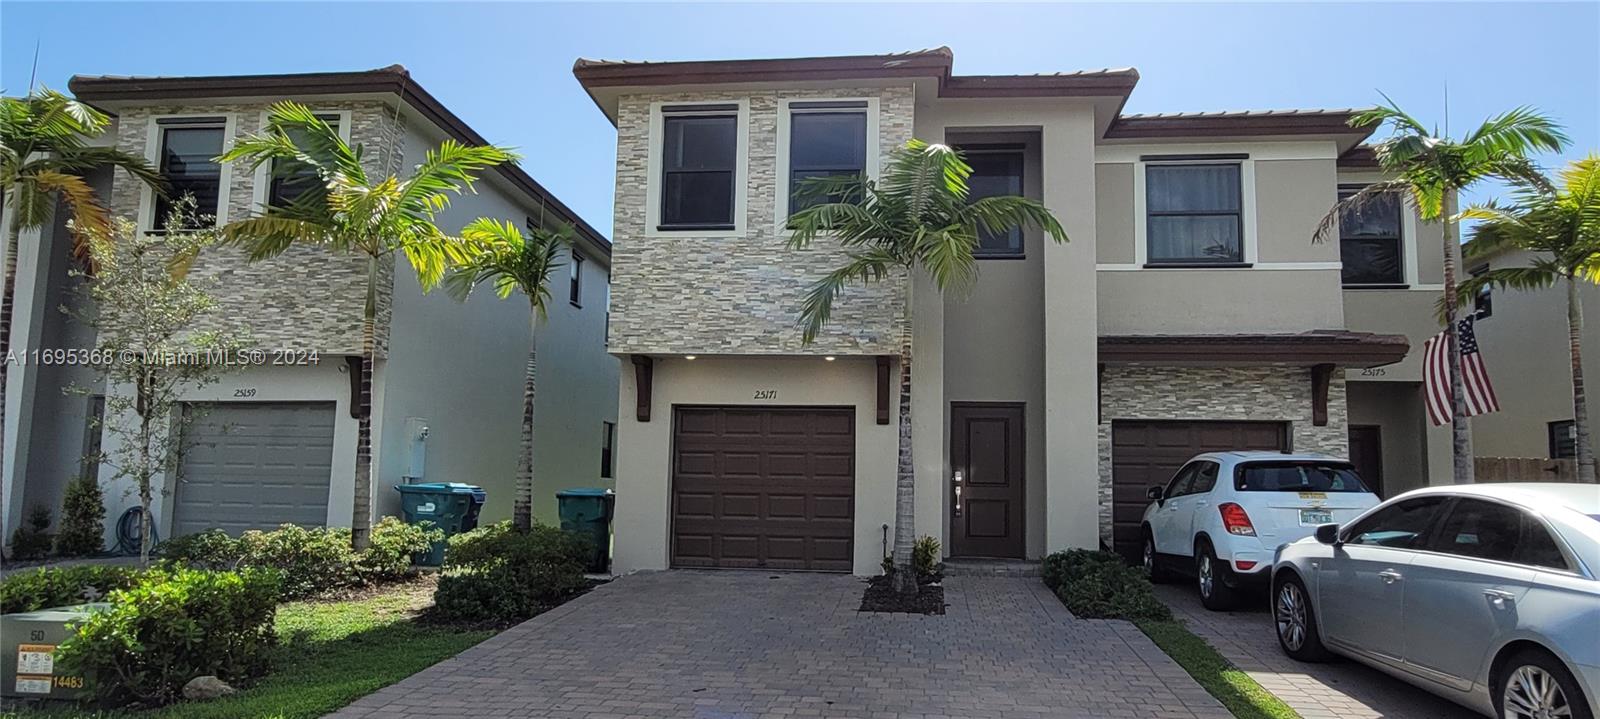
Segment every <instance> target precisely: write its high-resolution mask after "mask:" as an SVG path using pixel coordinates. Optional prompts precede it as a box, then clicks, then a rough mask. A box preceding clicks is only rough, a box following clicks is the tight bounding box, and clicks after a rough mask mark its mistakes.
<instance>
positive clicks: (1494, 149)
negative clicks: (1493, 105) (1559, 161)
mask: <svg viewBox="0 0 1600 719" xmlns="http://www.w3.org/2000/svg"><path fill="white" fill-rule="evenodd" d="M1568 142H1569V139H1568V138H1567V135H1566V133H1565V132H1564V131H1563V129H1562V127H1561V125H1559V124H1557V123H1556V122H1555V121H1554V120H1551V119H1550V118H1549V117H1546V116H1544V115H1542V114H1540V113H1539V112H1538V111H1537V110H1534V109H1533V108H1531V107H1527V106H1524V107H1518V108H1514V109H1512V110H1510V111H1509V112H1504V113H1501V114H1499V115H1496V116H1494V117H1491V118H1489V119H1488V120H1485V121H1484V123H1483V124H1482V125H1479V126H1478V127H1477V128H1476V129H1474V130H1472V131H1471V132H1469V133H1467V135H1466V137H1464V138H1462V140H1461V146H1462V147H1464V148H1467V149H1468V150H1469V151H1470V152H1471V153H1473V155H1474V156H1476V157H1478V158H1480V159H1491V158H1496V157H1527V156H1528V155H1530V154H1532V153H1534V152H1539V151H1545V152H1560V151H1561V149H1562V148H1564V147H1566V145H1567V143H1568Z"/></svg>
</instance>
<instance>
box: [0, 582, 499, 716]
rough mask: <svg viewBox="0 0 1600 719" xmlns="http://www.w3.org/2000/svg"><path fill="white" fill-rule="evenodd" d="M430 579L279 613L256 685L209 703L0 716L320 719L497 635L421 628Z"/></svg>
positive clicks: (298, 605)
mask: <svg viewBox="0 0 1600 719" xmlns="http://www.w3.org/2000/svg"><path fill="white" fill-rule="evenodd" d="M433 587H434V582H433V580H432V579H431V578H425V579H421V580H418V581H415V582H411V583H407V584H401V585H396V586H393V587H389V588H387V589H385V590H383V591H382V592H380V593H377V594H374V595H371V596H365V597H360V598H356V599H352V600H347V601H326V602H293V603H289V604H283V605H280V606H279V607H278V619H277V631H278V641H279V647H278V649H277V652H278V657H277V661H276V662H275V664H274V667H273V671H272V673H271V674H269V675H267V677H266V678H265V679H263V680H262V681H261V682H260V683H259V684H256V685H255V686H252V687H250V688H249V689H247V690H244V691H241V692H240V693H239V694H237V695H235V696H233V697H229V698H227V699H221V700H217V701H212V702H203V703H201V702H183V703H179V704H174V705H172V706H168V707H164V708H162V709H157V710H153V711H140V712H132V711H125V712H113V713H105V712H102V713H98V714H95V713H84V712H82V711H78V710H71V709H64V708H62V709H56V708H52V709H50V710H46V711H33V710H24V711H21V712H0V716H3V717H100V718H102V719H301V718H306V717H320V716H322V715H323V714H327V713H328V712H331V711H333V710H335V709H338V708H339V707H342V706H344V705H346V704H349V703H350V702H352V701H354V700H355V699H357V698H358V697H361V696H364V695H366V694H370V693H372V692H374V691H376V690H378V689H379V688H381V687H384V686H388V685H390V684H393V683H395V682H397V681H400V680H401V679H404V678H405V677H408V676H410V675H412V674H415V673H416V672H418V671H420V670H422V669H423V668H425V667H428V666H430V665H433V664H435V663H438V662H439V661H441V660H444V659H446V658H449V657H451V656H454V655H456V654H458V653H460V652H461V651H462V650H464V649H466V648H467V647H470V646H472V645H474V644H477V643H478V642H481V641H483V640H484V639H487V638H489V637H490V636H491V635H493V634H494V632H493V631H488V630H462V629H458V628H452V627H439V626H431V625H426V624H419V623H417V622H415V621H414V619H415V618H416V614H417V612H418V611H419V610H420V609H421V608H423V607H426V606H428V605H429V604H431V603H432V602H433Z"/></svg>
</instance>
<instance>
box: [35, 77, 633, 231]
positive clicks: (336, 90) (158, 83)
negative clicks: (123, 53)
mask: <svg viewBox="0 0 1600 719" xmlns="http://www.w3.org/2000/svg"><path fill="white" fill-rule="evenodd" d="M67 87H68V88H69V89H70V90H72V93H73V95H74V96H76V97H77V98H78V99H79V100H82V101H84V102H87V103H90V104H92V105H95V106H96V107H100V108H102V109H104V110H106V111H107V112H111V113H116V112H117V111H118V110H120V109H122V108H127V107H136V106H139V105H148V104H151V103H152V102H154V101H161V100H201V99H204V100H211V101H235V100H237V101H243V100H251V99H261V98H286V97H293V98H299V97H313V96H344V97H357V96H367V95H378V96H392V97H393V98H397V99H398V100H399V101H400V102H401V103H403V104H404V105H405V106H406V107H408V108H410V109H411V110H412V111H413V112H415V113H417V115H419V116H420V117H422V118H423V119H425V120H427V121H428V122H430V123H432V124H433V125H435V126H436V127H438V128H439V129H440V130H441V131H443V132H444V133H445V134H446V135H448V136H449V137H451V138H454V139H455V140H457V141H459V142H462V143H465V144H468V145H487V144H489V141H488V140H486V139H484V137H483V136H482V135H480V134H478V132H477V131H476V130H474V129H472V127H471V126H469V125H468V124H467V123H466V121H464V120H462V119H461V118H460V117H459V116H457V115H456V114H455V113H453V112H451V111H450V109H449V108H447V107H445V106H444V104H443V103H441V102H439V100H438V99H437V98H435V97H434V96H433V94H432V93H429V92H428V91H427V90H426V89H424V88H423V87H422V86H421V85H419V84H417V82H416V80H413V79H412V77H411V73H410V72H409V71H407V70H406V69H405V68H404V67H402V66H400V65H390V66H389V67H385V68H379V69H376V70H364V71H359V72H315V73H292V74H276V75H221V76H208V77H96V76H84V75H77V76H74V77H73V78H72V79H71V80H70V81H69V82H68V83H67ZM495 169H496V170H497V172H498V175H499V176H500V177H501V178H502V179H503V180H504V181H505V182H506V183H507V184H509V185H510V187H512V188H513V189H515V190H516V191H518V192H520V193H522V194H524V195H526V196H527V197H528V199H529V200H531V201H532V202H533V203H534V204H536V205H538V206H540V207H543V208H545V209H546V210H547V211H550V212H552V213H554V214H555V215H556V216H557V217H558V218H560V220H561V221H562V222H565V223H567V224H569V225H571V226H572V228H573V229H574V230H575V231H576V232H577V234H578V236H579V238H580V239H581V240H582V241H583V242H584V243H585V244H587V245H588V246H589V247H590V248H591V249H593V250H594V251H596V252H599V253H601V255H602V256H603V257H607V258H609V257H610V256H611V241H610V240H608V239H606V237H605V236H604V235H602V234H600V232H599V231H598V230H596V229H595V228H594V227H593V226H591V225H590V224H589V223H588V222H587V221H585V220H584V219H583V218H582V217H580V216H579V215H578V213H576V212H574V211H573V210H572V208H570V207H567V205H566V204H565V203H563V202H562V201H561V200H560V199H558V198H557V197H556V196H555V195H554V194H552V193H551V192H550V191H549V190H547V189H545V188H544V186H543V185H540V184H539V182H538V181H537V180H535V179H533V176H532V175H529V174H528V173H527V171H526V170H523V169H522V167H521V166H519V165H517V164H515V163H507V164H504V165H500V166H498V167H497V168H495Z"/></svg>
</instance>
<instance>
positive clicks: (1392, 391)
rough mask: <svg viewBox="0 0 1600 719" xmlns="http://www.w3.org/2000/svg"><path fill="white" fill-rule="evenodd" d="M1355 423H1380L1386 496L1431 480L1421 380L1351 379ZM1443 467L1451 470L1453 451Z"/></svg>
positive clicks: (1347, 390)
mask: <svg viewBox="0 0 1600 719" xmlns="http://www.w3.org/2000/svg"><path fill="white" fill-rule="evenodd" d="M1345 396H1346V397H1347V399H1348V400H1349V406H1350V424H1351V425H1360V424H1365V425H1377V426H1378V428H1379V429H1378V433H1379V444H1380V451H1381V452H1382V453H1383V496H1384V497H1393V496H1395V495H1397V494H1400V493H1401V492H1405V491H1408V490H1412V489H1417V488H1419V487H1426V486H1428V485H1429V484H1430V482H1429V479H1428V476H1429V471H1430V470H1432V469H1436V468H1435V467H1433V466H1432V464H1433V463H1431V462H1430V461H1429V459H1430V457H1429V456H1428V438H1427V433H1428V428H1427V422H1428V420H1427V416H1426V412H1425V410H1424V409H1423V407H1422V385H1421V383H1418V382H1350V383H1349V384H1348V385H1346V386H1345ZM1444 464H1445V466H1444V467H1443V468H1442V469H1443V470H1444V471H1445V473H1446V474H1448V473H1449V471H1450V467H1449V455H1448V454H1446V455H1445V457H1444Z"/></svg>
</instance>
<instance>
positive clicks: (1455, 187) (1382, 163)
mask: <svg viewBox="0 0 1600 719" xmlns="http://www.w3.org/2000/svg"><path fill="white" fill-rule="evenodd" d="M1383 99H1384V100H1385V101H1387V102H1388V104H1387V105H1383V106H1380V107H1376V108H1373V109H1371V110H1367V111H1365V112H1361V113H1357V114H1356V115H1355V116H1354V117H1351V118H1350V124H1351V125H1352V126H1357V127H1364V126H1368V125H1387V126H1389V127H1390V128H1391V129H1392V130H1393V134H1391V135H1390V136H1389V137H1388V138H1386V139H1384V140H1382V141H1381V142H1378V143H1377V144H1376V145H1375V146H1374V147H1373V151H1374V154H1375V155H1376V156H1377V159H1378V167H1379V168H1381V169H1382V170H1383V171H1384V172H1385V173H1386V174H1388V175H1390V176H1391V177H1392V179H1389V180H1386V181H1383V182H1378V183H1375V184H1372V185H1368V186H1367V187H1365V188H1363V189H1362V190H1361V191H1360V192H1357V193H1356V194H1354V195H1352V196H1351V197H1349V198H1347V199H1345V200H1342V201H1340V202H1339V203H1338V204H1336V205H1334V206H1333V209H1332V210H1331V211H1329V212H1328V214H1327V216H1325V217H1323V218H1322V222H1321V223H1320V224H1319V225H1318V226H1317V229H1316V232H1315V234H1313V235H1312V240H1313V241H1314V242H1321V241H1323V240H1325V239H1327V237H1328V235H1329V234H1331V233H1332V232H1333V230H1334V228H1335V227H1337V226H1338V224H1339V217H1340V216H1341V215H1343V214H1344V213H1346V212H1358V211H1360V210H1361V208H1363V207H1365V206H1366V205H1367V204H1368V203H1370V202H1372V201H1374V200H1375V199H1377V198H1379V197H1381V196H1382V195H1384V194H1385V193H1400V194H1401V195H1402V196H1403V197H1404V198H1405V201H1406V203H1407V204H1409V205H1410V206H1411V207H1412V208H1413V209H1415V210H1416V211H1417V214H1418V215H1419V216H1420V217H1421V218H1422V221H1423V222H1439V223H1443V224H1444V294H1443V297H1445V298H1451V297H1454V296H1455V294H1456V261H1455V252H1456V250H1457V249H1458V247H1459V245H1460V244H1461V242H1460V239H1459V236H1458V234H1457V232H1458V228H1457V222H1458V218H1457V217H1455V216H1454V215H1453V213H1454V205H1455V201H1456V197H1457V196H1458V195H1459V194H1460V193H1461V191H1462V190H1464V189H1466V188H1468V187H1471V186H1472V185H1473V184H1475V183H1477V182H1478V181H1479V180H1483V179H1487V178H1499V179H1506V180H1520V181H1524V182H1531V183H1535V184H1542V183H1545V180H1544V177H1543V176H1542V175H1540V174H1539V171H1538V170H1537V169H1536V168H1535V167H1534V166H1533V163H1531V162H1529V161H1528V155H1530V154H1532V153H1534V152H1536V151H1539V150H1547V151H1551V152H1558V151H1560V150H1561V148H1562V147H1564V146H1565V145H1566V143H1567V136H1566V135H1565V134H1564V133H1563V132H1562V131H1561V127H1560V125H1557V124H1556V123H1555V122H1553V121H1552V120H1550V119H1549V118H1547V117H1545V116H1544V115H1541V114H1539V113H1538V112H1537V111H1535V110H1533V109H1531V108H1527V107H1519V108H1517V109H1515V110H1512V111H1510V112H1506V113H1503V114H1500V115H1496V116H1495V117H1492V118H1489V119H1488V120H1486V121H1485V122H1484V123H1483V124H1482V125H1479V126H1478V127H1477V128H1476V129H1474V130H1473V131H1471V132H1469V133H1467V134H1466V136H1464V137H1462V138H1461V139H1460V140H1454V139H1451V138H1450V137H1448V136H1446V135H1445V134H1443V133H1440V132H1439V131H1438V130H1437V129H1435V130H1429V129H1428V128H1426V127H1424V126H1423V124H1422V123H1421V122H1419V121H1417V119H1416V118H1414V117H1412V116H1411V115H1409V114H1406V112H1405V111H1404V110H1401V109H1400V108H1399V106H1397V105H1395V103H1394V101H1393V100H1390V99H1389V96H1388V95H1384V96H1383ZM1444 314H1445V316H1444V328H1445V341H1446V343H1447V350H1448V351H1447V352H1446V355H1447V356H1448V358H1449V369H1450V393H1451V397H1452V398H1453V401H1452V404H1451V408H1450V409H1451V411H1450V414H1451V422H1450V431H1451V435H1452V438H1453V443H1452V454H1453V456H1454V460H1455V462H1454V463H1455V468H1454V469H1455V482H1456V483H1457V484H1469V483H1471V482H1472V473H1473V472H1472V430H1471V427H1469V426H1468V423H1467V415H1466V392H1465V390H1464V388H1463V387H1462V384H1461V355H1460V353H1459V352H1458V351H1457V339H1456V331H1457V328H1456V305H1455V303H1454V302H1448V301H1447V302H1445V313H1444Z"/></svg>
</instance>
